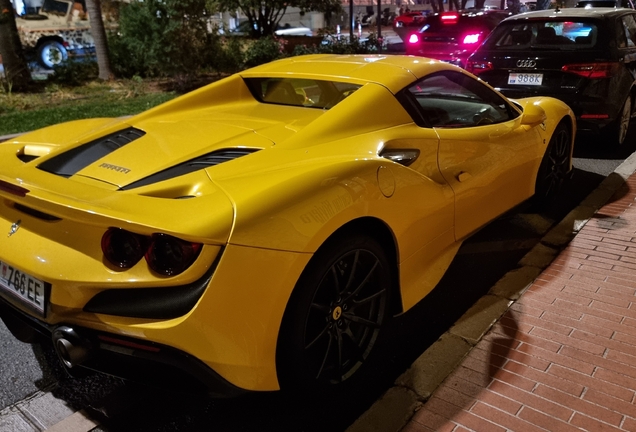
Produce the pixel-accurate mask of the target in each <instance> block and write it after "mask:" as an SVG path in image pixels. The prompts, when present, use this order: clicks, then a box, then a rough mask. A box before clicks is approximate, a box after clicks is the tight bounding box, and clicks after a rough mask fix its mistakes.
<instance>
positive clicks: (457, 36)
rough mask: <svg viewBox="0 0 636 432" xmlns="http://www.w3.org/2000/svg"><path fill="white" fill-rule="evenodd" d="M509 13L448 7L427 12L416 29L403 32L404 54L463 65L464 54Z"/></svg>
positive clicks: (466, 55) (474, 46) (466, 58)
mask: <svg viewBox="0 0 636 432" xmlns="http://www.w3.org/2000/svg"><path fill="white" fill-rule="evenodd" d="M508 16H510V13H509V12H507V11H501V10H488V11H482V10H472V11H460V12H457V11H449V12H444V13H440V14H435V15H431V16H429V17H428V18H427V19H426V22H425V23H424V24H423V25H422V26H421V27H420V28H419V29H417V30H412V31H409V32H408V33H406V35H405V37H404V38H403V39H404V48H405V51H406V54H409V55H417V56H422V57H429V58H434V59H437V60H442V61H445V62H448V63H452V64H454V65H457V66H460V67H464V66H465V65H466V61H467V60H468V57H469V56H470V55H471V54H472V53H473V52H474V51H475V50H476V49H477V47H478V46H479V45H481V43H482V42H483V41H484V40H485V39H486V36H488V34H490V32H491V31H492V29H494V28H495V26H496V25H497V24H498V23H499V22H500V21H501V20H503V19H504V18H506V17H508Z"/></svg>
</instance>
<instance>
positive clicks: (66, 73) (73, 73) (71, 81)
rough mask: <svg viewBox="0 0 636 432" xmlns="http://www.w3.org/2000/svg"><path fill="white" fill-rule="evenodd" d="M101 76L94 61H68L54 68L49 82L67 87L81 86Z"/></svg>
mask: <svg viewBox="0 0 636 432" xmlns="http://www.w3.org/2000/svg"><path fill="white" fill-rule="evenodd" d="M98 74H99V69H98V67H97V63H95V62H94V61H92V60H84V61H73V60H70V61H67V62H65V63H62V64H60V65H57V66H54V67H53V74H52V75H49V77H48V78H47V81H48V82H50V83H56V84H62V85H67V86H80V85H82V84H84V83H86V82H89V81H91V80H94V79H95V78H97V75H98Z"/></svg>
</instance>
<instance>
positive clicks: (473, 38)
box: [462, 33, 481, 45]
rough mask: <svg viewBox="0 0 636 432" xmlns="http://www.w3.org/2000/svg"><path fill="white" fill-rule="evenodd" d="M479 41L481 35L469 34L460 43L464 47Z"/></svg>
mask: <svg viewBox="0 0 636 432" xmlns="http://www.w3.org/2000/svg"><path fill="white" fill-rule="evenodd" d="M480 40H481V33H471V34H467V35H465V36H464V38H463V39H462V43H463V44H464V45H474V44H476V43H479V41H480Z"/></svg>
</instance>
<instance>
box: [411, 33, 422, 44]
mask: <svg viewBox="0 0 636 432" xmlns="http://www.w3.org/2000/svg"><path fill="white" fill-rule="evenodd" d="M419 41H420V38H419V37H418V36H417V35H416V34H415V33H413V34H411V35H410V36H409V43H411V44H416V43H418V42H419Z"/></svg>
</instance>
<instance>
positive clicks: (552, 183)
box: [533, 123, 572, 209]
mask: <svg viewBox="0 0 636 432" xmlns="http://www.w3.org/2000/svg"><path fill="white" fill-rule="evenodd" d="M571 143H572V139H571V135H570V130H569V129H568V127H567V126H566V125H565V124H564V123H560V124H559V125H558V126H557V127H556V129H555V130H554V133H553V134H552V137H551V138H550V142H549V143H548V147H547V148H546V150H545V154H544V156H543V159H542V160H541V165H540V166H539V171H538V173H537V180H536V183H535V188H534V198H533V201H534V202H533V204H534V206H535V207H537V208H538V209H542V208H544V207H546V206H548V205H550V204H552V203H553V202H554V200H555V199H556V197H557V195H558V193H559V191H560V190H561V187H562V186H563V183H564V182H565V180H566V178H567V177H568V174H569V170H570V154H571V148H570V146H571Z"/></svg>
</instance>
